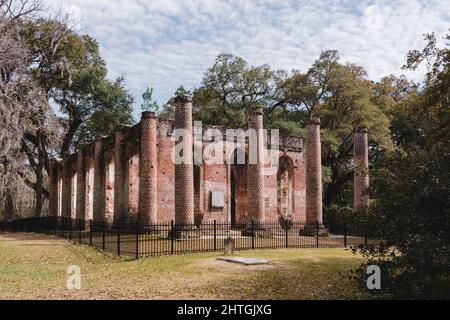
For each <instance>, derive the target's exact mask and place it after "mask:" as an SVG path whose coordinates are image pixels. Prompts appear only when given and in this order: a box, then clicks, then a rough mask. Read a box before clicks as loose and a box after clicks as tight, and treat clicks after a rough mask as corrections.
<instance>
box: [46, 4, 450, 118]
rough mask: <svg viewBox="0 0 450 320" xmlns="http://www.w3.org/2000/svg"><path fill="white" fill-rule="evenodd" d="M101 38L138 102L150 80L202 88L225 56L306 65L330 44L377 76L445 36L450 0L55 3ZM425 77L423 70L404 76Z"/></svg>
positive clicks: (114, 71)
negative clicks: (430, 38)
mask: <svg viewBox="0 0 450 320" xmlns="http://www.w3.org/2000/svg"><path fill="white" fill-rule="evenodd" d="M45 2H46V3H48V5H49V6H50V7H53V8H56V7H61V8H62V9H63V10H64V11H66V12H69V13H71V14H72V15H73V18H74V20H75V21H77V23H76V28H77V29H78V30H79V31H80V32H83V33H88V34H90V35H92V36H94V37H95V38H96V39H97V40H98V42H99V44H100V47H101V54H102V56H103V57H104V58H105V60H106V62H107V64H108V69H109V73H110V74H109V76H110V77H111V78H113V77H116V76H119V75H123V76H125V77H126V81H127V86H128V88H129V89H130V91H131V92H132V94H133V95H134V96H135V97H136V98H137V102H136V104H137V106H135V109H136V111H135V114H136V115H137V114H138V113H139V100H140V96H141V94H142V92H143V91H144V90H145V88H146V86H147V85H151V86H153V87H154V88H155V92H154V94H155V98H156V100H157V101H158V102H160V103H164V102H166V101H167V100H168V99H169V98H170V97H171V95H172V94H173V93H174V91H175V90H176V88H178V87H179V86H180V85H184V86H185V88H193V87H195V86H198V85H199V83H200V81H201V79H202V76H203V73H204V72H205V70H206V69H207V68H208V67H209V66H211V65H212V64H213V62H214V59H215V57H216V56H217V55H218V54H219V53H221V52H225V53H232V54H235V55H239V56H241V57H243V58H245V59H246V60H247V61H248V62H249V63H250V64H252V65H260V64H264V63H268V64H269V65H270V66H272V67H273V68H275V69H286V70H291V69H298V70H301V71H305V70H307V69H308V67H309V66H310V65H311V64H312V63H313V61H314V60H315V59H317V58H318V56H319V55H320V52H321V51H323V50H326V49H337V50H339V52H340V54H341V57H342V60H343V61H351V62H354V63H357V64H359V65H362V66H364V67H365V68H366V70H367V71H368V75H369V77H370V78H371V79H374V80H377V79H379V78H380V77H382V76H384V75H388V74H396V75H400V74H402V73H405V71H404V70H401V66H402V65H403V63H404V62H405V57H406V53H407V52H408V50H409V49H413V48H422V47H423V45H424V42H423V39H422V34H424V33H428V32H432V31H434V32H436V34H437V35H438V36H443V35H444V34H445V33H446V31H447V30H448V28H449V27H450V1H444V0H441V1H439V0H407V1H381V0H374V1H349V0H329V1H324V0H319V1H300V0H291V1H282V0H278V1H277V0H261V1H257V0H183V1H181V0H180V1H178V0H47V1H45ZM406 75H407V76H408V77H410V78H412V79H415V80H419V79H420V77H421V76H422V74H421V72H420V71H419V72H416V73H414V74H412V73H406Z"/></svg>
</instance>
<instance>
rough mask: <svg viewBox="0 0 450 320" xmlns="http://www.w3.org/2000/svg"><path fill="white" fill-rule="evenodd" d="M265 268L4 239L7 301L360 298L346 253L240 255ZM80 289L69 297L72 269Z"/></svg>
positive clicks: (0, 244) (209, 258)
mask: <svg viewBox="0 0 450 320" xmlns="http://www.w3.org/2000/svg"><path fill="white" fill-rule="evenodd" d="M236 255H237V256H245V257H261V258H267V259H269V260H271V263H270V264H269V265H265V266H241V265H237V264H232V263H228V262H223V261H218V260H216V257H218V256H220V253H217V252H216V253H201V254H200V253H199V254H189V255H174V256H163V257H152V258H146V259H139V260H133V259H130V258H126V257H117V256H115V255H114V254H107V253H104V252H101V251H99V250H96V249H93V248H90V247H88V246H85V245H75V244H71V243H69V242H67V241H65V240H62V239H59V238H56V237H51V236H44V235H37V234H11V233H0V299H361V298H368V297H370V296H368V295H367V294H365V293H361V292H359V291H358V290H357V288H356V286H355V285H354V283H353V282H352V281H351V280H349V279H348V276H349V275H350V270H351V269H355V268H357V267H358V266H359V265H360V264H361V262H363V260H362V258H361V257H358V256H355V255H353V254H351V253H350V252H349V250H345V249H342V248H323V249H322V248H321V249H315V248H314V249H276V250H255V251H241V252H238V253H236ZM70 265H78V266H79V267H80V268H81V276H82V280H81V281H82V283H81V286H82V288H81V290H79V291H76V290H75V291H74V290H67V289H66V280H67V274H66V271H67V267H68V266H70Z"/></svg>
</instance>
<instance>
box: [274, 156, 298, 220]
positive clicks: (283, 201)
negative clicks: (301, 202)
mask: <svg viewBox="0 0 450 320" xmlns="http://www.w3.org/2000/svg"><path fill="white" fill-rule="evenodd" d="M293 174H294V163H293V161H292V159H291V158H289V157H288V156H282V157H280V159H279V166H278V174H277V198H278V217H279V218H280V219H282V220H283V221H285V220H292V218H293V213H294V179H293Z"/></svg>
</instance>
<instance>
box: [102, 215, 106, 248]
mask: <svg viewBox="0 0 450 320" xmlns="http://www.w3.org/2000/svg"><path fill="white" fill-rule="evenodd" d="M102 229H103V230H102V231H103V233H102V249H103V251H105V232H106V222H105V220H103V228H102Z"/></svg>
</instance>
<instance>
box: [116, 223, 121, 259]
mask: <svg viewBox="0 0 450 320" xmlns="http://www.w3.org/2000/svg"><path fill="white" fill-rule="evenodd" d="M117 255H118V256H120V225H118V226H117Z"/></svg>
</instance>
